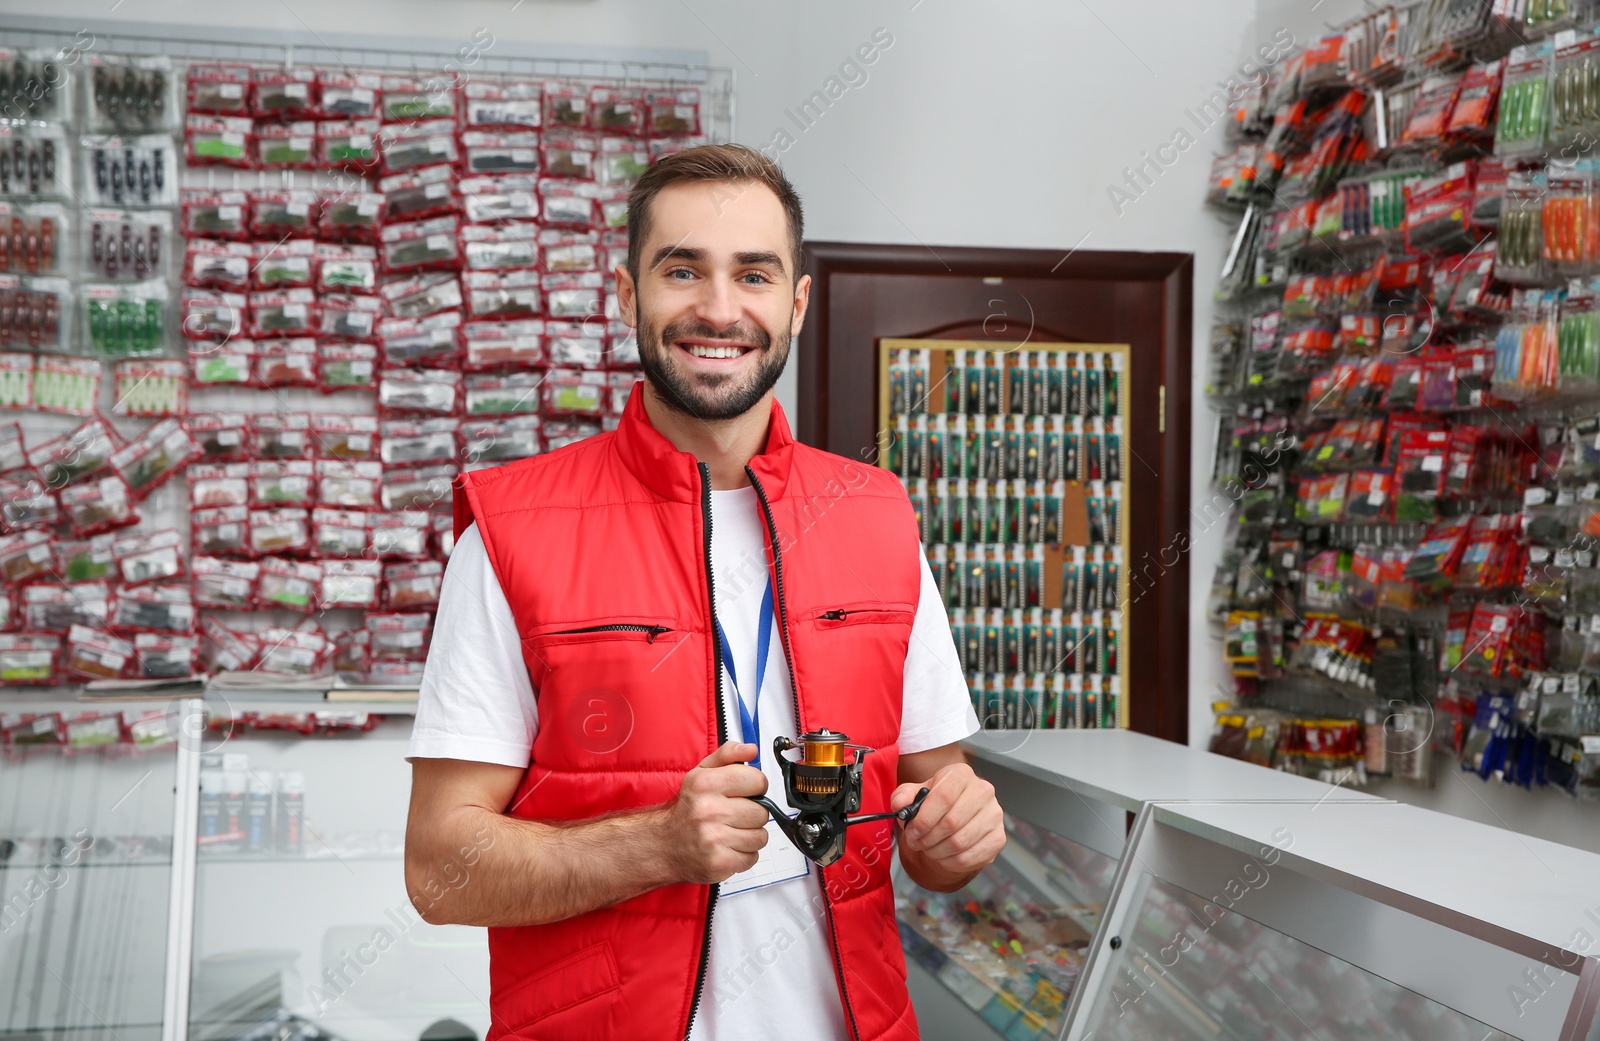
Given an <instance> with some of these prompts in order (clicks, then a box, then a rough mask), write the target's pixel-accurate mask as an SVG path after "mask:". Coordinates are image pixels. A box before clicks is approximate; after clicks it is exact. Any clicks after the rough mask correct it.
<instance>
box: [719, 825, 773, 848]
mask: <svg viewBox="0 0 1600 1041" xmlns="http://www.w3.org/2000/svg"><path fill="white" fill-rule="evenodd" d="M722 844H723V845H725V846H727V847H728V848H729V849H736V850H738V851H739V852H740V853H759V852H760V851H761V850H762V849H764V848H766V845H767V829H766V828H728V829H727V830H726V831H724V832H723V835H722Z"/></svg>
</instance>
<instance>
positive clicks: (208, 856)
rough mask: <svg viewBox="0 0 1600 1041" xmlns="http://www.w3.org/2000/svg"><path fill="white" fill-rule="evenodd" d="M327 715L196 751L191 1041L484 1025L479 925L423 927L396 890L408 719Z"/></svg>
mask: <svg viewBox="0 0 1600 1041" xmlns="http://www.w3.org/2000/svg"><path fill="white" fill-rule="evenodd" d="M325 718H326V717H325ZM337 718H338V719H339V722H340V724H341V725H340V726H338V727H337V728H330V727H327V726H318V725H315V724H312V723H311V722H309V721H305V720H303V719H302V717H300V716H297V715H293V714H287V715H284V716H282V717H280V719H281V725H280V726H275V727H273V728H270V729H263V728H260V727H249V728H237V729H234V730H233V731H232V733H231V736H229V737H227V739H226V740H225V741H220V742H216V743H215V745H216V746H215V747H213V748H209V749H207V750H206V751H204V752H202V754H201V757H200V769H199V778H198V780H199V784H198V788H199V797H198V800H197V806H196V809H195V815H196V816H195V843H196V848H197V851H198V855H197V857H196V862H195V886H194V930H193V955H192V976H191V989H190V999H189V1031H188V1037H189V1039H190V1041H231V1039H235V1038H243V1037H249V1036H252V1034H254V1033H256V1032H258V1031H261V1030H263V1029H270V1028H276V1029H285V1028H286V1029H289V1030H292V1031H294V1032H295V1034H296V1036H297V1037H299V1038H301V1039H304V1041H312V1039H315V1038H320V1037H328V1038H337V1039H341V1041H414V1039H416V1038H419V1037H421V1036H422V1035H423V1032H424V1031H425V1030H427V1029H428V1028H429V1027H430V1026H432V1025H433V1024H435V1023H438V1022H439V1021H441V1020H455V1021H456V1022H457V1023H460V1024H465V1025H466V1026H467V1027H468V1028H470V1029H472V1030H473V1031H474V1032H475V1033H476V1034H477V1036H478V1037H480V1038H481V1037H483V1036H484V1034H485V1032H486V1031H487V1029H488V1026H489V1022H488V1005H487V1000H488V989H487V982H486V981H487V980H488V967H489V954H488V946H487V938H486V933H485V931H484V930H483V929H471V928H466V927H459V926H435V925H429V924H427V923H426V922H424V921H422V919H421V918H420V917H419V916H418V914H417V912H416V910H415V908H414V907H413V906H412V904H411V900H410V898H409V897H408V896H407V894H406V889H405V878H404V842H405V824H406V807H407V804H408V801H409V793H410V782H411V768H410V766H409V764H408V763H407V762H406V760H405V748H406V741H407V740H408V739H409V737H410V734H411V717H410V716H408V715H407V716H383V717H380V716H375V715H370V714H368V713H365V712H357V713H344V714H343V715H342V716H340V717H337ZM217 732H218V727H217V724H216V723H215V722H214V724H213V733H217ZM223 732H224V733H226V731H223Z"/></svg>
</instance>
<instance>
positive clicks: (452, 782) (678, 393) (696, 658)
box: [405, 145, 1005, 1041]
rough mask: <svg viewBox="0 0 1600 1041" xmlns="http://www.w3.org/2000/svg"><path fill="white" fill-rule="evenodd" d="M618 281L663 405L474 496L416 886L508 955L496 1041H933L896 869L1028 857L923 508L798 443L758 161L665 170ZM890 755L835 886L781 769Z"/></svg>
mask: <svg viewBox="0 0 1600 1041" xmlns="http://www.w3.org/2000/svg"><path fill="white" fill-rule="evenodd" d="M628 232H629V240H628V262H627V265H626V266H625V267H619V268H618V269H617V271H616V279H617V295H618V300H619V302H620V304H621V306H622V311H623V314H624V316H625V317H626V318H627V320H628V322H629V323H630V324H631V325H633V326H634V327H635V328H637V330H638V334H639V353H640V357H641V359H642V361H643V364H644V372H645V379H644V381H643V382H642V383H641V384H640V385H639V387H638V388H637V389H636V391H635V393H634V394H633V395H632V396H631V397H630V398H629V400H628V404H627V408H626V410H625V413H624V415H623V416H622V420H621V423H620V425H619V427H618V429H617V430H616V431H614V432H612V433H608V434H602V435H599V436H597V437H591V438H589V439H587V440H584V441H581V442H578V443H577V444H573V445H569V446H567V447H565V448H562V449H560V450H558V451H555V452H551V453H549V454H548V455H544V456H537V457H534V458H532V459H528V460H524V461H522V462H518V463H512V464H509V465H506V466H503V467H499V468H496V469H490V470H479V471H475V472H473V473H470V474H464V475H462V477H461V478H460V479H459V481H458V483H457V487H456V489H455V511H456V534H457V542H456V548H455V552H454V553H453V554H452V556H451V558H450V564H449V567H448V569H447V570H446V572H445V581H444V588H443V593H442V596H441V600H440V605H439V613H438V618H437V621H436V624H435V629H434V636H433V643H432V648H431V650H430V652H429V656H428V662H427V668H426V672H425V674H424V678H423V683H422V692H421V697H420V702H419V704H418V707H417V717H416V729H415V731H414V734H413V736H412V740H411V746H410V749H409V753H408V754H409V756H410V758H411V761H412V764H413V776H412V792H411V816H410V821H409V824H408V828H407V834H406V865H405V867H406V885H407V889H408V891H409V892H410V894H411V897H412V900H413V902H414V903H415V904H416V906H417V908H418V910H419V911H420V912H421V913H422V915H423V917H424V918H425V919H427V920H428V921H430V922H435V923H442V922H456V923H463V924H469V925H486V926H489V950H490V983H491V998H490V1005H491V1011H492V1027H491V1029H490V1032H489V1038H488V1041H496V1039H498V1038H500V1037H502V1036H505V1035H511V1034H514V1035H517V1036H520V1037H526V1038H530V1039H531V1038H535V1037H537V1038H540V1039H557V1038H594V1039H600V1038H628V1039H636V1038H643V1039H657V1038H659V1039H670V1038H689V1039H702V1038H703V1039H708V1041H709V1039H734V1038H754V1037H767V1036H774V1035H777V1034H781V1035H782V1036H783V1037H785V1038H789V1039H797V1041H798V1039H807V1041H809V1039H818V1041H821V1039H827V1041H835V1039H841V1038H870V1039H878V1038H914V1037H916V1035H917V1027H916V1017H915V1016H914V1015H913V1013H912V1010H911V1005H910V999H909V997H908V995H907V993H906V985H905V965H904V959H903V956H902V954H901V951H900V938H899V932H898V929H897V926H896V924H895V915H894V899H893V894H892V892H891V890H890V886H889V863H890V859H891V852H892V851H893V850H894V849H895V848H896V847H898V853H899V856H900V859H901V862H902V863H903V864H904V865H905V868H906V870H907V872H908V873H909V874H910V875H911V877H912V878H913V879H915V880H916V881H917V882H918V883H920V884H921V885H923V886H926V887H928V888H931V889H939V890H946V891H949V890H954V889H957V888H960V887H961V886H963V885H965V884H966V882H967V881H969V880H970V879H971V878H972V877H973V876H974V875H975V874H976V873H977V872H978V871H979V870H981V869H982V868H983V867H984V866H986V865H987V864H988V863H990V862H991V861H992V860H993V859H994V857H995V856H996V854H998V852H999V851H1000V849H1001V848H1002V847H1003V846H1004V844H1005V831H1004V827H1003V822H1002V817H1001V811H1000V807H999V805H998V804H997V803H996V801H995V797H994V789H993V788H992V787H991V786H990V785H989V784H988V783H987V782H985V781H983V780H981V779H979V778H978V777H976V776H975V775H974V774H973V772H972V770H971V768H970V767H969V766H967V764H966V762H965V761H964V759H963V757H962V755H961V753H960V751H959V748H958V746H957V744H956V742H958V741H959V740H960V739H961V738H963V737H966V736H967V735H968V734H970V733H972V732H973V731H975V730H976V729H977V720H976V718H975V717H974V715H973V711H972V708H971V704H970V701H969V699H968V696H967V689H966V683H965V680H964V677H963V676H962V673H961V671H960V666H959V664H958V661H957V658H956V654H955V647H954V644H953V641H952V640H951V636H950V629H949V625H948V622H947V621H946V618H945V615H944V611H943V605H942V604H941V602H940V599H939V594H938V590H937V587H936V586H935V585H934V582H933V577H932V574H931V573H930V571H929V569H928V565H927V561H926V558H925V557H924V556H923V554H922V549H921V546H920V544H919V543H918V541H917V528H916V523H915V519H914V516H913V513H912V510H911V506H910V503H909V502H908V500H907V498H906V494H905V491H904V489H902V488H901V486H900V485H899V483H898V482H897V481H896V480H895V479H894V478H893V477H891V476H890V475H888V474H887V473H886V472H884V471H881V470H879V469H877V468H874V467H870V466H864V465H862V464H860V463H856V462H853V461H851V460H848V459H844V458H841V457H839V456H834V455H830V454H828V453H825V452H821V451H818V450H816V449H813V448H809V447H807V446H805V445H802V444H800V443H799V442H797V441H795V440H794V438H793V436H792V435H791V434H790V431H789V426H788V423H787V422H786V420H785V418H784V415H783V410H782V409H781V408H780V407H779V406H778V404H777V402H776V401H774V399H773V393H772V388H773V386H774V384H775V383H776V382H777V379H778V375H779V374H780V373H781V372H782V371H783V367H784V363H785V362H786V360H787V359H788V356H789V347H790V344H791V343H792V341H793V339H794V337H795V336H796V335H798V334H799V332H800V327H801V323H802V322H804V320H805V315H806V303H807V300H808V298H809V292H810V278H809V277H802V276H801V275H800V269H801V253H800V242H801V211H800V200H799V197H798V196H797V195H796V194H795V191H794V188H793V187H792V186H791V185H790V184H789V182H788V181H787V180H786V179H785V178H784V176H783V174H782V173H781V172H780V171H779V169H778V168H777V166H775V165H774V164H773V163H772V162H771V161H770V160H768V159H766V158H765V157H763V156H762V155H760V153H758V152H755V151H753V150H751V149H748V148H743V147H740V146H735V145H713V146H707V147H702V148H691V149H689V150H687V151H684V152H680V153H678V154H676V155H673V156H671V157H669V158H667V159H663V160H662V161H660V162H659V163H657V164H655V165H654V166H652V167H651V168H650V169H649V170H648V171H647V172H646V173H645V174H644V176H643V177H641V178H640V180H639V182H638V184H637V185H636V186H635V187H634V189H633V193H632V195H631V197H630V198H629V205H628ZM824 728H826V729H829V730H832V731H835V732H843V733H845V734H847V735H849V738H850V740H851V741H853V742H856V743H860V744H864V745H868V746H871V747H873V748H875V749H876V750H877V751H876V752H875V753H873V754H872V755H870V756H868V757H867V759H866V761H865V773H864V784H863V792H862V805H861V812H863V813H877V812H883V811H886V810H890V809H899V808H901V807H904V806H906V805H908V804H910V803H911V801H912V800H913V798H914V796H915V794H916V792H917V790H918V788H920V787H923V786H926V787H928V788H929V789H930V792H929V795H928V796H927V799H926V801H925V802H924V803H923V805H922V807H921V810H920V811H919V812H918V814H917V816H916V817H915V819H914V820H912V822H911V823H910V824H909V825H908V826H906V827H905V828H904V830H903V831H900V830H897V826H896V825H893V824H891V823H889V822H882V823H876V824H865V825H862V826H859V827H857V828H853V829H851V831H850V832H849V837H848V841H847V852H846V853H845V856H844V857H843V858H842V859H841V860H839V861H838V862H837V863H834V864H831V865H829V866H827V867H819V866H817V865H816V864H813V863H811V862H809V861H808V860H806V859H805V857H803V856H802V855H800V854H799V852H798V851H797V850H795V849H794V847H793V846H792V845H791V844H790V843H789V842H788V840H787V839H785V838H784V837H783V835H782V833H781V832H779V831H778V830H777V828H776V827H775V826H773V825H771V824H770V823H768V820H767V815H766V813H765V812H764V811H763V810H762V808H761V807H760V806H759V805H757V804H756V803H755V802H753V801H751V800H750V799H749V798H748V797H749V796H754V795H761V794H766V795H767V796H768V797H769V798H771V799H772V800H773V801H774V802H776V803H777V804H778V805H779V806H780V807H782V808H783V809H785V810H789V809H790V807H789V806H788V805H787V802H786V801H785V799H784V793H783V786H782V779H781V774H780V773H779V767H778V764H777V763H776V762H775V757H774V754H773V751H772V743H773V740H774V739H775V738H777V737H780V736H782V737H789V738H796V737H798V736H799V735H801V734H803V733H807V732H810V731H815V730H820V729H824Z"/></svg>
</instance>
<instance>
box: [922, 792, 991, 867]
mask: <svg viewBox="0 0 1600 1041" xmlns="http://www.w3.org/2000/svg"><path fill="white" fill-rule="evenodd" d="M994 801H995V800H994V792H993V790H992V789H990V788H989V787H988V786H987V785H984V784H981V783H978V782H977V781H976V780H975V781H974V782H973V783H971V784H968V785H966V786H965V787H963V788H962V789H961V792H960V793H959V794H958V795H957V796H956V800H955V803H954V804H953V805H951V807H950V808H949V809H948V810H946V811H945V813H944V816H942V817H940V818H939V819H938V820H937V821H934V822H933V823H932V824H931V825H929V826H926V827H925V828H923V829H922V831H921V832H920V833H919V834H917V835H915V836H911V837H910V838H911V842H912V845H911V848H912V849H921V850H927V849H932V848H933V847H934V846H936V845H938V844H939V843H941V842H943V841H944V840H945V839H947V838H949V837H950V836H951V835H954V834H955V833H956V832H958V831H960V830H961V829H962V828H964V827H966V826H967V824H969V823H970V822H971V821H972V819H973V818H974V817H976V816H977V815H978V814H979V813H980V812H982V810H983V809H984V807H986V806H988V805H989V804H990V803H992V802H994ZM921 819H922V814H920V813H919V814H917V816H916V820H921ZM913 823H915V821H913Z"/></svg>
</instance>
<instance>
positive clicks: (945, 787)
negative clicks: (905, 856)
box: [905, 772, 965, 849]
mask: <svg viewBox="0 0 1600 1041" xmlns="http://www.w3.org/2000/svg"><path fill="white" fill-rule="evenodd" d="M921 787H926V788H927V789H928V797H927V798H926V799H924V800H923V801H922V808H921V809H920V810H918V811H917V815H916V816H915V817H913V818H911V823H910V824H907V825H906V832H905V835H906V841H907V842H908V843H909V844H910V846H911V848H912V849H921V848H922V840H923V837H924V836H925V835H927V834H928V832H930V831H931V830H933V828H934V826H935V825H937V824H938V823H939V822H940V821H941V820H943V819H944V815H945V814H947V813H949V812H950V807H952V806H954V805H955V802H956V800H957V799H958V798H959V797H960V795H961V791H962V789H963V788H964V787H965V784H964V783H963V780H962V778H961V777H960V776H954V777H952V776H951V775H949V774H946V773H942V772H941V773H936V774H934V775H933V777H931V778H930V779H929V780H928V781H927V783H926V785H924V786H921ZM913 794H915V792H913Z"/></svg>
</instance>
